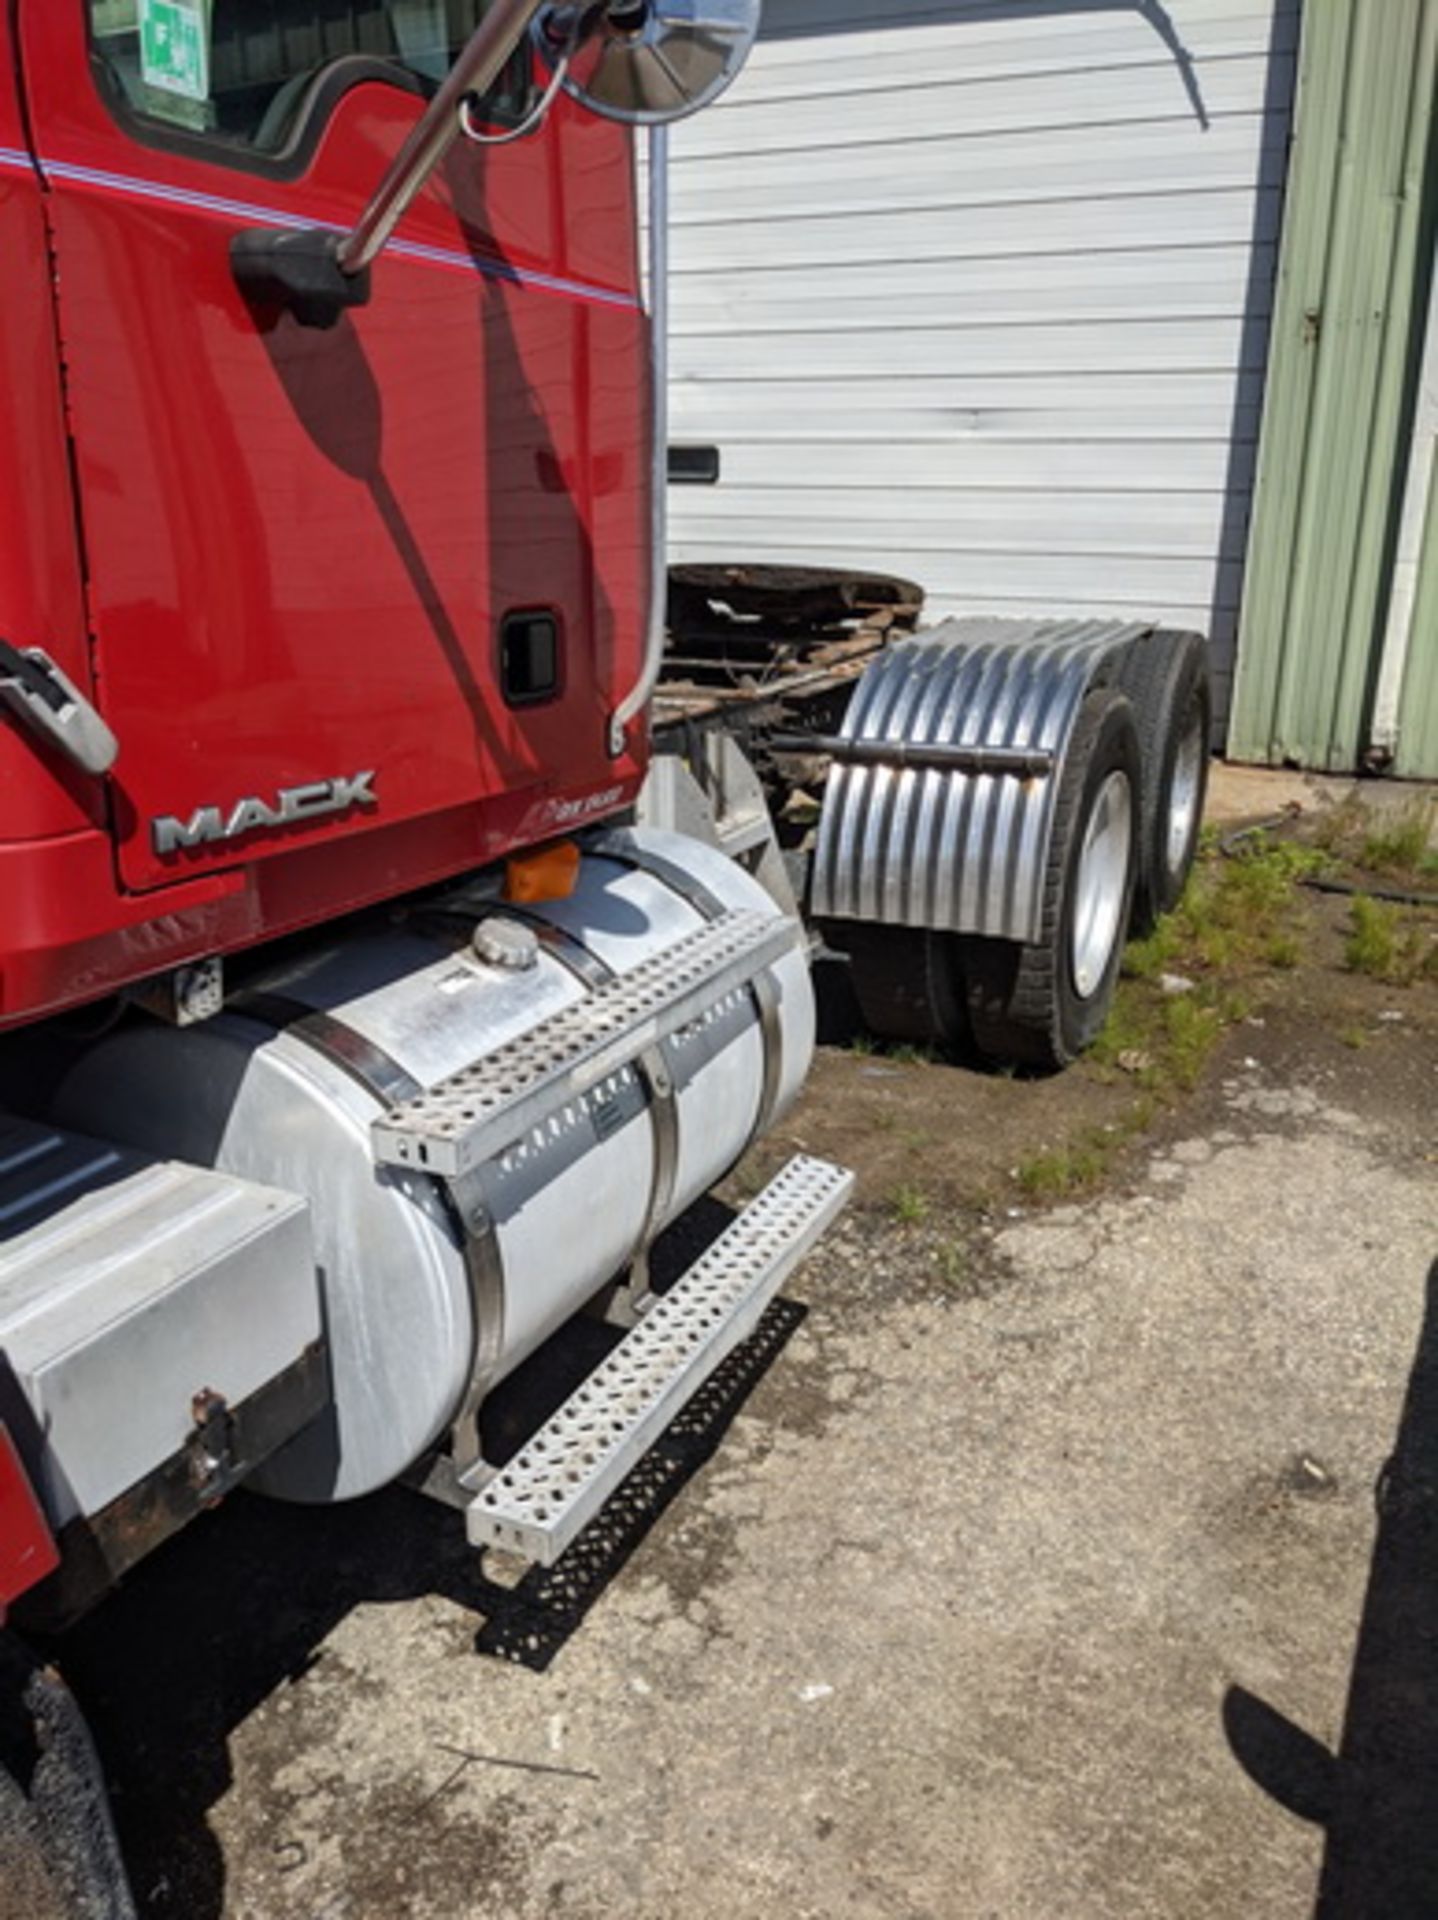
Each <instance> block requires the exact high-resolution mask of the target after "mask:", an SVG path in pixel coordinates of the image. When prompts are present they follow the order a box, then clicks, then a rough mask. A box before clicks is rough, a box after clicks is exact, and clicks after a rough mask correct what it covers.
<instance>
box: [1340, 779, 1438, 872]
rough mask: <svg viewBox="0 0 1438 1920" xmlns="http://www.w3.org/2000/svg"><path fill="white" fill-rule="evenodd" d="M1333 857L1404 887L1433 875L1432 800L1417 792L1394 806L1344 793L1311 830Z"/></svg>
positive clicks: (1437, 809) (1437, 858)
mask: <svg viewBox="0 0 1438 1920" xmlns="http://www.w3.org/2000/svg"><path fill="white" fill-rule="evenodd" d="M1313 838H1314V840H1315V841H1316V842H1317V843H1318V845H1319V846H1320V847H1322V848H1324V849H1325V850H1326V851H1327V852H1328V854H1329V855H1330V856H1331V857H1332V859H1334V860H1335V861H1338V862H1343V863H1346V864H1347V865H1349V866H1352V867H1358V868H1361V869H1362V870H1363V871H1364V872H1366V873H1373V874H1379V875H1382V876H1383V877H1384V878H1387V879H1391V880H1396V881H1398V882H1400V883H1402V884H1406V885H1409V886H1413V885H1419V886H1425V885H1427V884H1429V883H1431V882H1432V881H1434V880H1435V879H1438V844H1435V843H1438V800H1434V799H1433V798H1431V797H1430V796H1429V795H1427V794H1420V795H1418V796H1416V797H1415V798H1414V799H1412V800H1409V801H1405V802H1404V803H1403V804H1402V805H1400V806H1395V807H1376V806H1373V805H1365V804H1364V802H1363V800H1362V799H1361V798H1360V797H1359V796H1358V795H1357V794H1349V795H1348V797H1347V798H1346V799H1345V800H1343V801H1342V802H1341V803H1340V804H1339V805H1338V806H1336V807H1332V808H1330V809H1329V811H1328V812H1327V813H1325V814H1323V815H1322V816H1321V817H1320V819H1319V820H1318V821H1317V823H1316V825H1315V827H1314V829H1313Z"/></svg>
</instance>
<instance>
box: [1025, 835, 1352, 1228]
mask: <svg viewBox="0 0 1438 1920" xmlns="http://www.w3.org/2000/svg"><path fill="white" fill-rule="evenodd" d="M1329 864H1330V862H1329V856H1328V854H1327V853H1326V852H1323V851H1321V850H1318V849H1315V848H1312V847H1303V846H1296V845H1295V844H1293V843H1292V842H1291V841H1286V840H1282V841H1280V840H1274V839H1273V838H1272V837H1271V836H1269V835H1268V834H1266V833H1257V834H1253V835H1250V836H1248V837H1247V838H1246V839H1243V840H1240V841H1238V842H1237V843H1236V846H1235V847H1234V848H1233V850H1232V851H1230V852H1229V853H1228V854H1224V853H1223V852H1222V851H1221V849H1220V847H1219V845H1218V841H1217V838H1216V836H1215V835H1213V834H1212V833H1205V836H1204V839H1203V841H1202V842H1201V844H1200V852H1199V858H1198V860H1197V862H1196V863H1195V866H1194V870H1193V874H1192V876H1191V877H1190V880H1189V883H1188V887H1187V889H1186V891H1185V893H1184V896H1183V898H1182V900H1181V901H1180V902H1179V904H1178V906H1177V907H1176V909H1175V910H1174V911H1173V912H1172V913H1171V914H1168V915H1166V916H1165V917H1164V918H1163V919H1162V920H1160V921H1159V922H1158V925H1157V926H1156V927H1155V928H1154V929H1153V931H1152V932H1151V933H1149V934H1147V935H1146V936H1145V937H1144V938H1143V939H1141V940H1134V941H1131V942H1130V943H1129V946H1128V948H1127V950H1126V951H1125V954H1124V962H1123V974H1122V977H1121V978H1120V980H1119V983H1118V991H1117V992H1116V993H1115V995H1114V1001H1113V1006H1112V1008H1111V1009H1110V1012H1109V1017H1108V1020H1107V1022H1106V1023H1105V1025H1104V1029H1103V1031H1102V1033H1100V1034H1099V1036H1098V1038H1097V1040H1096V1041H1095V1042H1094V1044H1093V1047H1092V1048H1091V1050H1090V1052H1089V1054H1088V1056H1087V1059H1086V1061H1085V1063H1084V1064H1083V1067H1082V1069H1081V1070H1082V1071H1086V1072H1089V1073H1093V1074H1096V1075H1097V1076H1098V1078H1099V1079H1101V1080H1103V1081H1105V1082H1106V1083H1108V1084H1109V1085H1119V1084H1129V1085H1132V1086H1133V1087H1134V1089H1135V1091H1136V1098H1135V1099H1134V1101H1133V1103H1132V1105H1131V1106H1130V1108H1129V1109H1128V1111H1127V1113H1126V1114H1125V1116H1124V1117H1123V1119H1121V1120H1120V1121H1119V1122H1117V1123H1116V1124H1115V1125H1113V1126H1111V1127H1105V1128H1100V1129H1089V1130H1088V1131H1086V1132H1084V1133H1081V1134H1079V1135H1078V1136H1076V1137H1075V1138H1074V1139H1072V1140H1067V1141H1064V1142H1062V1143H1061V1144H1059V1145H1058V1146H1056V1147H1052V1148H1045V1149H1044V1150H1043V1151H1042V1152H1040V1153H1036V1154H1034V1155H1033V1156H1032V1157H1031V1158H1029V1159H1028V1160H1026V1161H1024V1163H1023V1164H1022V1165H1021V1166H1019V1167H1018V1168H1016V1170H1015V1174H1014V1178H1015V1181H1016V1183H1017V1185H1018V1187H1019V1188H1020V1190H1021V1191H1022V1192H1023V1193H1024V1194H1025V1195H1027V1197H1028V1198H1029V1199H1031V1200H1057V1199H1064V1198H1068V1197H1070V1196H1073V1195H1076V1194H1082V1193H1086V1192H1088V1191H1090V1190H1091V1189H1092V1188H1094V1187H1095V1186H1097V1185H1098V1184H1099V1183H1100V1182H1101V1181H1102V1180H1103V1179H1104V1177H1105V1176H1106V1175H1107V1174H1108V1172H1109V1171H1110V1169H1111V1167H1112V1164H1113V1161H1114V1158H1115V1156H1116V1155H1117V1154H1118V1153H1119V1152H1120V1151H1121V1150H1122V1149H1123V1148H1124V1147H1126V1146H1127V1145H1128V1144H1129V1143H1130V1142H1131V1141H1132V1140H1133V1139H1135V1138H1136V1137H1137V1136H1138V1135H1140V1134H1143V1133H1145V1132H1146V1131H1147V1130H1148V1128H1149V1127H1150V1126H1151V1125H1152V1123H1153V1119H1154V1116H1155V1114H1157V1113H1158V1112H1160V1111H1161V1110H1162V1109H1163V1108H1165V1107H1169V1106H1172V1105H1174V1104H1175V1103H1176V1102H1177V1101H1178V1100H1179V1099H1180V1098H1181V1096H1182V1095H1184V1094H1186V1093H1188V1092H1189V1091H1191V1090H1192V1088H1194V1087H1195V1086H1196V1085H1197V1084H1198V1082H1199V1080H1200V1079H1201V1078H1202V1076H1203V1072H1204V1069H1205V1067H1206V1066H1207V1064H1208V1061H1209V1058H1210V1056H1211V1055H1212V1053H1213V1050H1214V1048H1215V1047H1216V1046H1217V1045H1218V1042H1219V1041H1220V1039H1221V1038H1222V1037H1223V1034H1224V1032H1225V1031H1226V1030H1227V1029H1228V1028H1229V1027H1231V1026H1233V1025H1234V1023H1235V1022H1236V1021H1239V1020H1241V1019H1243V1018H1244V1017H1245V1016H1246V1014H1247V1013H1248V1011H1249V1009H1250V1007H1251V1005H1252V1004H1253V1001H1254V998H1255V996H1256V995H1257V994H1258V992H1259V991H1260V989H1261V983H1262V982H1263V980H1264V979H1265V978H1271V977H1272V976H1273V975H1274V974H1276V973H1288V972H1291V971H1292V970H1293V969H1294V968H1295V967H1298V966H1301V965H1302V964H1303V961H1304V958H1305V956H1306V954H1307V952H1308V946H1309V938H1310V927H1311V914H1310V911H1309V908H1308V903H1307V902H1306V901H1305V899H1304V898H1303V896H1302V894H1301V893H1300V891H1299V884H1298V883H1299V882H1300V881H1301V880H1302V879H1303V878H1304V876H1305V875H1307V874H1309V873H1312V872H1315V871H1317V870H1320V869H1322V868H1324V867H1326V866H1328V865H1329Z"/></svg>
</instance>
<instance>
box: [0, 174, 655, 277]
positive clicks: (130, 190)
mask: <svg viewBox="0 0 1438 1920" xmlns="http://www.w3.org/2000/svg"><path fill="white" fill-rule="evenodd" d="M0 166H4V167H11V168H14V169H16V170H17V171H21V172H25V173H29V172H33V171H35V170H37V169H38V171H39V174H40V176H41V178H42V179H43V178H46V177H49V178H51V179H55V180H64V181H68V182H70V183H71V184H73V185H75V186H82V187H96V188H98V189H100V190H101V191H102V192H107V193H121V194H130V195H132V196H133V197H134V198H136V199H139V200H155V201H159V202H161V203H162V204H164V205H168V206H175V207H186V208H189V209H190V210H192V211H193V212H196V213H212V214H216V215H219V216H222V217H223V218H226V219H233V220H243V221H245V222H246V223H247V224H250V225H255V226H266V227H276V228H285V229H292V230H296V231H298V230H301V229H304V228H310V227H315V228H319V229H320V230H322V231H323V232H325V233H345V232H347V231H348V229H347V228H345V227H344V226H342V225H341V224H339V223H338V222H336V221H333V220H311V219H307V218H306V217H305V216H304V215H303V214H296V213H284V212H282V211H281V210H280V208H278V207H266V206H257V205H254V204H253V203H251V202H250V201H247V200H229V199H226V198H225V197H224V196H222V195H220V194H214V193H201V192H199V191H198V190H197V189H194V188H191V187H172V186H168V185H166V184H165V182H163V181H160V180H149V179H146V178H145V177H144V176H143V175H141V174H128V173H109V172H107V171H105V170H104V169H103V168H100V167H82V166H77V165H75V164H73V163H72V162H71V161H68V160H47V159H45V158H44V157H43V156H36V155H31V154H28V153H25V152H23V151H21V150H19V149H17V148H14V147H0ZM388 250H389V252H391V253H393V254H398V255H401V256H402V257H403V258H405V259H407V260H417V261H420V262H422V263H423V264H426V265H429V266H440V267H455V268H459V269H460V270H462V271H465V272H469V273H477V274H479V275H480V276H481V277H482V278H483V279H486V280H500V281H503V282H505V283H507V284H508V285H510V286H515V287H520V288H522V289H524V290H526V291H529V292H534V293H555V294H559V295H561V296H562V297H564V298H565V299H569V300H582V301H585V302H587V303H589V304H590V305H593V306H601V307H619V308H622V309H624V310H626V311H629V312H634V313H638V312H639V311H640V310H641V305H642V303H641V302H640V301H639V300H638V299H636V298H635V296H634V295H633V294H630V293H621V292H620V291H619V290H618V289H617V288H613V287H599V286H595V285H594V284H593V283H592V282H590V281H587V280H570V279H567V278H565V277H564V276H563V275H560V274H553V273H542V272H540V271H539V270H538V269H536V268H532V267H516V266H513V265H511V263H510V262H509V261H507V260H486V259H482V258H481V259H476V257H475V256H474V255H473V254H472V253H463V252H460V251H459V250H458V249H454V248H449V247H435V246H430V245H429V244H427V243H426V242H425V241H421V240H392V241H391V242H390V243H389V249H388Z"/></svg>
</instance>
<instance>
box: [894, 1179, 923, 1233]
mask: <svg viewBox="0 0 1438 1920" xmlns="http://www.w3.org/2000/svg"><path fill="white" fill-rule="evenodd" d="M889 1211H890V1213H892V1214H893V1216H894V1218H895V1219H896V1220H897V1221H898V1223H899V1225H900V1226H901V1227H921V1226H922V1225H923V1224H924V1222H925V1221H926V1220H927V1219H928V1217H929V1196H928V1195H927V1194H926V1193H925V1192H924V1190H923V1188H922V1187H916V1186H914V1185H913V1184H912V1183H911V1182H909V1181H907V1180H904V1181H901V1182H900V1183H899V1185H898V1186H897V1187H895V1188H894V1191H893V1192H892V1193H891V1194H890V1195H889Z"/></svg>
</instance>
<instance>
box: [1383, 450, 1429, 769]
mask: <svg viewBox="0 0 1438 1920" xmlns="http://www.w3.org/2000/svg"><path fill="white" fill-rule="evenodd" d="M1394 771H1395V772H1396V773H1400V774H1406V775H1408V777H1409V778H1411V779H1414V780H1438V447H1435V449H1434V455H1433V473H1432V476H1431V478H1430V480H1429V483H1428V517H1427V522H1426V524H1425V526H1424V529H1423V557H1422V559H1421V560H1420V561H1419V563H1418V591H1417V593H1416V594H1415V596H1414V600H1413V626H1412V637H1411V638H1410V640H1409V642H1408V666H1407V670H1406V672H1405V674H1404V677H1403V699H1402V706H1401V720H1400V724H1399V729H1398V755H1397V760H1396V762H1395V765H1394Z"/></svg>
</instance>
